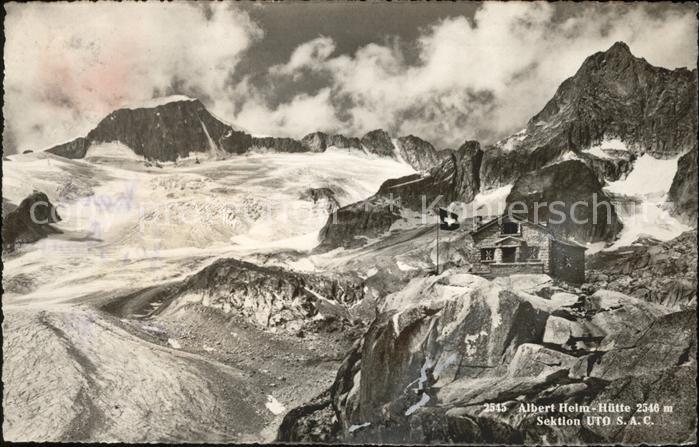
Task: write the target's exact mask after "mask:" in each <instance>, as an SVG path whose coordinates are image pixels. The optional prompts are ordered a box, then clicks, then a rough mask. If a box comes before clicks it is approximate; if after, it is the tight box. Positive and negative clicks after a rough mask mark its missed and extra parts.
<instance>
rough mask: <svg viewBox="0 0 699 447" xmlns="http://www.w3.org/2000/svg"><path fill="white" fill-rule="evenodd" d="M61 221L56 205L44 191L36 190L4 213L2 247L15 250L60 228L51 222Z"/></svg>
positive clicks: (56, 231)
mask: <svg viewBox="0 0 699 447" xmlns="http://www.w3.org/2000/svg"><path fill="white" fill-rule="evenodd" d="M60 221H61V217H60V216H59V215H58V212H57V211H56V207H55V206H54V205H53V204H52V203H51V202H50V201H49V198H48V197H47V196H46V194H44V193H43V192H38V191H34V192H33V193H32V194H31V195H29V196H28V197H26V198H25V199H24V200H22V202H21V203H20V204H19V206H18V207H16V208H13V209H12V210H11V211H9V212H7V213H6V214H4V215H3V220H2V248H3V251H8V252H11V251H14V250H15V249H16V248H17V246H18V245H21V244H29V243H32V242H36V241H38V240H40V239H43V238H45V237H46V236H48V235H49V234H52V233H60V230H58V229H57V228H55V227H53V226H51V224H54V223H58V222H60Z"/></svg>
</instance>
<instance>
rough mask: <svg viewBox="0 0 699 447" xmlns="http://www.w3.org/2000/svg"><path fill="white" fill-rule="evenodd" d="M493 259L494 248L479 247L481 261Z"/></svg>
mask: <svg viewBox="0 0 699 447" xmlns="http://www.w3.org/2000/svg"><path fill="white" fill-rule="evenodd" d="M494 260H495V249H494V248H481V261H494Z"/></svg>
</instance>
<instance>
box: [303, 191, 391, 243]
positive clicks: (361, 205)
mask: <svg viewBox="0 0 699 447" xmlns="http://www.w3.org/2000/svg"><path fill="white" fill-rule="evenodd" d="M400 218H401V215H400V209H399V208H398V207H397V206H395V205H394V204H393V203H385V201H384V200H383V199H382V197H381V196H379V195H375V196H372V197H370V198H369V199H367V200H365V201H363V202H357V203H352V204H350V205H346V206H343V207H342V208H340V209H338V210H337V211H336V212H335V213H333V214H332V215H330V216H329V217H328V221H327V222H326V223H325V226H323V228H322V229H321V230H320V235H319V240H320V244H319V246H318V247H317V250H321V251H325V250H332V249H333V248H337V247H347V248H353V247H359V246H362V245H364V244H366V243H367V242H368V241H369V240H370V239H373V238H376V237H379V236H381V235H383V234H384V233H385V232H386V231H388V230H389V228H391V225H392V224H393V223H394V222H396V221H397V220H399V219H400Z"/></svg>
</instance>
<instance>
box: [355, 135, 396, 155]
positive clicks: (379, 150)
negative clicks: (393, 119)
mask: <svg viewBox="0 0 699 447" xmlns="http://www.w3.org/2000/svg"><path fill="white" fill-rule="evenodd" d="M361 142H362V145H363V146H364V148H365V149H366V150H367V151H368V152H370V153H372V154H376V155H381V156H387V157H390V156H392V155H393V153H394V147H393V142H392V141H391V137H390V135H388V133H387V132H386V131H385V130H383V129H376V130H372V131H371V132H368V133H367V134H366V135H364V136H363V137H362V138H361Z"/></svg>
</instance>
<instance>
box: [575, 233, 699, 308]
mask: <svg viewBox="0 0 699 447" xmlns="http://www.w3.org/2000/svg"><path fill="white" fill-rule="evenodd" d="M587 282H588V283H589V284H590V285H591V286H592V287H594V288H597V289H610V290H616V291H619V292H623V293H626V294H628V295H632V296H635V297H637V298H640V299H642V300H644V301H649V302H653V303H658V304H662V305H663V306H665V307H668V308H671V309H676V310H681V309H685V308H690V307H696V301H697V298H696V296H697V234H696V232H694V231H688V232H686V233H683V234H682V235H680V236H679V237H677V238H675V239H672V240H669V241H667V242H660V241H658V240H656V239H651V238H641V239H639V240H638V241H636V242H635V243H634V244H633V245H631V246H629V247H622V248H619V249H617V250H614V251H601V252H598V253H595V254H593V255H591V256H589V257H588V258H587Z"/></svg>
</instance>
